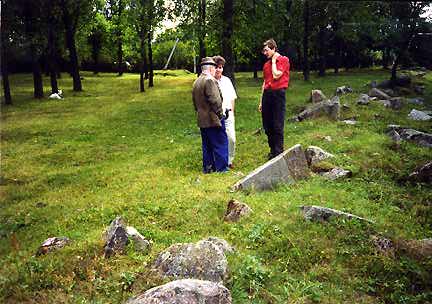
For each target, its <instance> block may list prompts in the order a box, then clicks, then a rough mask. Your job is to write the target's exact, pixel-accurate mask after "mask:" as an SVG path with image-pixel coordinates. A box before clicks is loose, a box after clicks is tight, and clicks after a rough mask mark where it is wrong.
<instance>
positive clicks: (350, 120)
mask: <svg viewBox="0 0 432 304" xmlns="http://www.w3.org/2000/svg"><path fill="white" fill-rule="evenodd" d="M342 122H344V123H345V124H346V125H355V124H357V121H356V120H354V119H346V120H343V121H342Z"/></svg>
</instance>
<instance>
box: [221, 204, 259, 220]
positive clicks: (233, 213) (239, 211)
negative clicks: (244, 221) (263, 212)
mask: <svg viewBox="0 0 432 304" xmlns="http://www.w3.org/2000/svg"><path fill="white" fill-rule="evenodd" d="M251 212H252V209H251V208H250V207H249V206H248V205H246V204H245V203H242V202H239V201H238V200H235V199H232V200H230V201H229V202H228V206H227V210H226V211H225V215H224V220H225V221H227V222H238V221H239V220H240V219H241V218H242V217H245V216H248V215H249V214H250V213H251Z"/></svg>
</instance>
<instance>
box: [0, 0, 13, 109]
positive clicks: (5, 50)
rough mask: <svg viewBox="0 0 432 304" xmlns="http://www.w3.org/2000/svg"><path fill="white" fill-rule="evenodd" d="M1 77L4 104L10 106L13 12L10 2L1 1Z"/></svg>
mask: <svg viewBox="0 0 432 304" xmlns="http://www.w3.org/2000/svg"><path fill="white" fill-rule="evenodd" d="M1 7H2V9H1V21H2V24H1V45H2V47H1V59H0V60H1V75H2V83H3V94H4V102H5V104H6V105H11V104H12V96H11V92H10V84H9V71H8V58H9V49H10V40H11V39H10V36H11V30H12V29H11V27H10V25H11V23H12V20H13V16H14V14H13V10H12V5H11V1H10V0H2V1H1Z"/></svg>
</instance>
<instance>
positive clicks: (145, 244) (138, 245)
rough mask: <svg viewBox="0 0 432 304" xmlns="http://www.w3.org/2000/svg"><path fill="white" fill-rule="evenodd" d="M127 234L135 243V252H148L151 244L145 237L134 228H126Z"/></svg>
mask: <svg viewBox="0 0 432 304" xmlns="http://www.w3.org/2000/svg"><path fill="white" fill-rule="evenodd" d="M126 234H127V236H128V238H129V239H132V241H133V242H134V247H135V250H137V251H143V252H146V251H148V250H149V249H150V247H151V242H150V241H149V240H147V239H146V238H145V237H143V236H142V235H141V234H140V233H139V232H138V231H137V230H136V229H135V228H134V227H130V226H128V227H126Z"/></svg>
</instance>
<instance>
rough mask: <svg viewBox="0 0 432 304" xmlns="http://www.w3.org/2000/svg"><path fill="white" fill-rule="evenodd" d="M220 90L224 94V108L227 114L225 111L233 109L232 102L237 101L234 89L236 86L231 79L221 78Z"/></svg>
mask: <svg viewBox="0 0 432 304" xmlns="http://www.w3.org/2000/svg"><path fill="white" fill-rule="evenodd" d="M218 83H219V88H220V90H221V93H222V99H223V101H222V108H223V110H224V112H225V109H232V103H231V102H232V101H233V100H234V99H237V94H236V91H235V89H234V86H233V85H232V82H231V79H229V78H228V77H226V76H223V75H222V76H221V78H220V79H219V80H218Z"/></svg>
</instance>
